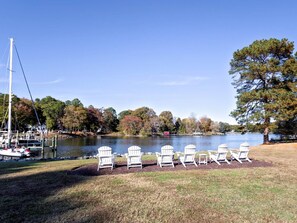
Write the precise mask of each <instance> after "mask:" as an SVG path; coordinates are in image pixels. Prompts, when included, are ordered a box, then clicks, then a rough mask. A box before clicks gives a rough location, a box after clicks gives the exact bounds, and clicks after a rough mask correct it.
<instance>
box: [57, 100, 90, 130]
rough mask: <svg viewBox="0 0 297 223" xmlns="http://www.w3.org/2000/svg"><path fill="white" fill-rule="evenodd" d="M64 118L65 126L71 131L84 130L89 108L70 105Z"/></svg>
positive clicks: (66, 108)
mask: <svg viewBox="0 0 297 223" xmlns="http://www.w3.org/2000/svg"><path fill="white" fill-rule="evenodd" d="M64 112H65V114H64V116H63V118H62V123H63V126H64V127H65V128H66V129H68V130H71V131H76V130H82V129H83V128H84V127H85V124H86V121H87V110H86V109H85V108H84V107H81V106H74V105H68V106H66V107H65V111H64Z"/></svg>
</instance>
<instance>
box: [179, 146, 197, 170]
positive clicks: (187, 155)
mask: <svg viewBox="0 0 297 223" xmlns="http://www.w3.org/2000/svg"><path fill="white" fill-rule="evenodd" d="M195 156H196V146H195V145H193V144H190V145H187V146H185V148H184V154H183V155H181V156H180V157H179V160H180V161H181V163H182V164H183V166H184V167H186V164H187V163H189V164H194V165H195V166H197V163H196V161H195Z"/></svg>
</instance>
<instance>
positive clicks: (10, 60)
mask: <svg viewBox="0 0 297 223" xmlns="http://www.w3.org/2000/svg"><path fill="white" fill-rule="evenodd" d="M9 40H10V51H9V55H10V57H9V102H8V147H10V144H11V107H12V52H13V38H10V39H9Z"/></svg>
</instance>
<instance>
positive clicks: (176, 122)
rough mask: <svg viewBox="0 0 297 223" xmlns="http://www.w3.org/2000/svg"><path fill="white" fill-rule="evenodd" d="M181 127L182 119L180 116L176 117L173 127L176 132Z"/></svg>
mask: <svg viewBox="0 0 297 223" xmlns="http://www.w3.org/2000/svg"><path fill="white" fill-rule="evenodd" d="M181 127H182V120H181V119H180V118H177V119H176V121H175V123H174V129H175V132H176V133H177V134H178V133H179V132H180V129H181Z"/></svg>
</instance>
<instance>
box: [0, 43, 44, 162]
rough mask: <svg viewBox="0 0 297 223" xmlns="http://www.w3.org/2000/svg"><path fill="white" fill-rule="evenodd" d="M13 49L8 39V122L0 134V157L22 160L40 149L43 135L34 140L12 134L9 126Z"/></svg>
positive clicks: (25, 135)
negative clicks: (32, 151)
mask: <svg viewBox="0 0 297 223" xmlns="http://www.w3.org/2000/svg"><path fill="white" fill-rule="evenodd" d="M13 47H15V45H14V41H13V38H10V53H9V68H8V70H9V101H8V122H7V131H1V132H0V148H2V149H0V157H1V156H2V157H11V158H16V157H17V158H23V157H29V156H30V154H31V148H32V149H33V150H35V151H36V150H38V149H40V148H42V143H41V138H42V135H43V134H42V133H41V137H40V138H39V139H37V138H35V135H34V134H32V132H27V133H25V134H23V135H22V134H19V133H18V132H16V133H13V132H12V128H11V124H12V97H13V95H12V74H13V68H12V54H13ZM15 49H16V48H15ZM16 52H17V50H16ZM17 55H18V52H17ZM18 58H19V55H18ZM22 71H23V69H22ZM23 74H24V71H23ZM25 81H26V78H25ZM26 83H27V82H26ZM27 87H28V84H27ZM28 90H29V88H28ZM29 93H30V90H29ZM30 95H31V93H30ZM31 99H32V96H31ZM33 107H34V104H33ZM34 110H35V108H34ZM35 114H36V115H37V113H36V110H35ZM37 119H38V123H39V125H40V121H39V118H38V117H37Z"/></svg>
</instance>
